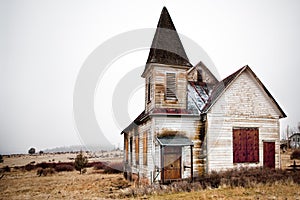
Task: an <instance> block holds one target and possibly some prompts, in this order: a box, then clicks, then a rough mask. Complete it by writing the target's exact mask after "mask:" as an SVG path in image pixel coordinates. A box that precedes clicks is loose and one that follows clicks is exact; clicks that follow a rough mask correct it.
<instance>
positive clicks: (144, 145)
mask: <svg viewBox="0 0 300 200" xmlns="http://www.w3.org/2000/svg"><path fill="white" fill-rule="evenodd" d="M147 136H148V134H147V132H145V133H144V135H143V164H144V165H147V149H148V144H147V143H148V138H147Z"/></svg>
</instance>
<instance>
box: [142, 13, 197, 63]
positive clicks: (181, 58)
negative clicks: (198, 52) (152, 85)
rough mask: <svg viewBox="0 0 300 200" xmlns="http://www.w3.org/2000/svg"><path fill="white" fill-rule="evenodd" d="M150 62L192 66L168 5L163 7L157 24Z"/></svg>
mask: <svg viewBox="0 0 300 200" xmlns="http://www.w3.org/2000/svg"><path fill="white" fill-rule="evenodd" d="M149 63H159V64H167V65H180V66H188V67H192V65H191V64H190V62H189V59H188V57H187V55H186V53H185V51H184V48H183V45H182V43H181V41H180V38H179V35H178V33H177V31H176V29H175V26H174V24H173V22H172V19H171V17H170V15H169V12H168V10H167V8H166V7H164V8H163V9H162V11H161V15H160V18H159V21H158V24H157V29H156V32H155V35H154V38H153V41H152V45H151V49H150V52H149V56H148V59H147V64H149ZM146 67H147V65H146Z"/></svg>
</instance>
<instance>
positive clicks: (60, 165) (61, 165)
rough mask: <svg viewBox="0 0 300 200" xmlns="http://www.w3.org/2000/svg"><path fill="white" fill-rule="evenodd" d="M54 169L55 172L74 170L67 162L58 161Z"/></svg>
mask: <svg viewBox="0 0 300 200" xmlns="http://www.w3.org/2000/svg"><path fill="white" fill-rule="evenodd" d="M54 169H55V171H56V172H70V171H74V166H73V165H72V164H68V163H58V164H56V166H55V168H54Z"/></svg>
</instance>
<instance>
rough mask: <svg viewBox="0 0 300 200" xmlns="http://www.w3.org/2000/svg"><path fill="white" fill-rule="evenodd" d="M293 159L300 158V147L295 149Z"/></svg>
mask: <svg viewBox="0 0 300 200" xmlns="http://www.w3.org/2000/svg"><path fill="white" fill-rule="evenodd" d="M293 159H299V160H300V149H296V150H295V151H293V153H292V154H291V160H293Z"/></svg>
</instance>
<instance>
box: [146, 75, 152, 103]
mask: <svg viewBox="0 0 300 200" xmlns="http://www.w3.org/2000/svg"><path fill="white" fill-rule="evenodd" d="M151 81H152V78H151V76H149V78H148V83H147V100H148V102H150V101H151V100H152V84H151Z"/></svg>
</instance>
